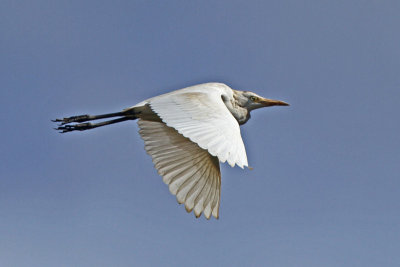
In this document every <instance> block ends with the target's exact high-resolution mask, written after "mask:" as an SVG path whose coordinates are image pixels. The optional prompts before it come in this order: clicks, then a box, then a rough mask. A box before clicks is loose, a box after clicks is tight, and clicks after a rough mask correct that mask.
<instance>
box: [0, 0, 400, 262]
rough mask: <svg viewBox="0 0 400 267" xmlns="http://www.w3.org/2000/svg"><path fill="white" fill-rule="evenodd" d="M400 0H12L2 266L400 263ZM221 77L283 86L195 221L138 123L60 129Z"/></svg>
mask: <svg viewBox="0 0 400 267" xmlns="http://www.w3.org/2000/svg"><path fill="white" fill-rule="evenodd" d="M399 13H400V2H399V1H8V0H5V1H2V3H1V4H0V40H1V42H0V81H1V87H2V89H1V91H0V118H1V131H0V137H1V140H2V142H1V146H0V151H1V153H0V162H1V164H0V177H1V178H0V236H1V238H0V265H1V266H160V265H164V266H165V265H170V266H204V265H214V266H217V265H218V266H245V265H247V266H280V267H281V266H307V267H310V266H363V267H365V266H397V265H399V264H400V254H399V253H398V252H399V251H400V214H399V210H400V204H399V203H400V180H399V173H400V150H399V148H400V134H399V132H400V124H399V119H398V115H399V108H398V106H399V102H400V90H399V88H400V75H399V70H400V50H399V47H400V35H399V25H400V17H399ZM209 81H218V82H224V83H227V84H229V85H230V86H231V87H233V88H236V89H240V90H250V91H254V92H256V93H257V94H259V95H262V96H265V97H268V98H274V99H280V100H284V101H287V102H289V103H290V104H291V106H290V107H288V108H287V107H275V108H269V109H264V110H257V111H254V112H253V113H252V119H251V120H250V121H249V122H248V123H247V124H245V125H244V126H243V127H242V135H243V139H244V142H245V145H246V148H247V153H248V159H249V164H250V166H252V167H254V170H252V171H250V170H241V169H239V168H231V167H229V166H228V165H226V164H225V165H223V166H222V195H221V207H220V219H219V220H215V219H211V220H210V221H207V220H206V219H204V217H202V218H200V219H195V218H194V216H193V214H187V213H186V212H185V210H184V207H183V206H179V205H178V204H177V202H176V200H175V197H174V196H172V195H171V194H170V193H169V192H168V189H167V186H166V185H164V184H163V182H162V180H161V177H159V176H158V174H157V172H156V171H155V169H154V168H153V165H152V162H151V159H150V157H149V156H148V155H147V154H146V153H145V151H144V148H143V142H142V140H141V139H140V137H139V134H138V133H137V131H138V127H137V125H136V123H135V122H125V123H121V124H119V125H113V126H109V127H104V128H99V129H96V130H93V131H89V132H78V133H70V134H64V135H61V134H58V133H57V132H56V131H54V130H52V128H53V127H54V124H53V123H51V121H50V120H51V119H54V118H58V117H62V116H71V115H77V114H86V113H90V114H96V113H106V112H116V111H119V110H121V109H123V108H125V107H128V106H132V105H134V104H136V103H137V102H140V101H142V100H143V99H146V98H149V97H152V96H155V95H158V94H161V93H165V92H168V91H170V90H173V89H179V88H183V87H186V86H189V85H193V84H197V83H203V82H209Z"/></svg>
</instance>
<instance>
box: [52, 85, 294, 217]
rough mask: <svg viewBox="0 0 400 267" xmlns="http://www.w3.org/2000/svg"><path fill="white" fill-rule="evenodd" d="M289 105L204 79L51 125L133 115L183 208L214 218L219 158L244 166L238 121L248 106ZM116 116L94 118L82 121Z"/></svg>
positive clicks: (69, 127) (76, 126) (64, 128)
mask: <svg viewBox="0 0 400 267" xmlns="http://www.w3.org/2000/svg"><path fill="white" fill-rule="evenodd" d="M288 105H289V104H287V103H285V102H283V101H279V100H272V99H267V98H263V97H261V96H259V95H257V94H255V93H252V92H248V91H239V90H234V89H231V88H230V87H229V86H227V85H225V84H223V83H204V84H199V85H194V86H191V87H187V88H184V89H180V90H176V91H172V92H170V93H167V94H163V95H159V96H156V97H152V98H149V99H147V100H144V101H142V102H140V103H138V104H136V105H134V106H132V107H129V108H126V109H124V110H123V111H121V112H116V113H108V114H102V115H94V116H92V115H79V116H72V117H68V118H63V119H56V120H54V121H55V122H60V125H59V126H58V127H57V128H56V130H59V131H61V132H62V133H65V132H70V131H84V130H89V129H93V128H97V127H100V126H104V125H109V124H114V123H117V122H122V121H126V120H136V119H138V125H139V128H140V130H139V133H140V136H141V137H142V139H143V140H144V143H145V149H146V151H147V153H148V154H149V155H150V156H151V157H152V159H153V163H154V166H155V168H156V169H157V171H158V173H159V174H160V175H161V176H162V178H163V181H164V183H166V184H167V185H168V186H169V190H170V192H171V193H172V194H173V195H176V199H177V200H178V202H179V203H180V204H182V203H184V204H185V208H186V211H187V212H191V211H192V210H193V211H194V214H195V216H196V217H200V215H201V213H204V216H205V217H206V218H207V219H210V217H211V215H212V216H214V217H215V218H217V219H218V217H219V215H218V213H219V202H220V192H221V191H220V187H221V172H220V168H219V162H222V163H224V162H226V161H227V162H228V164H229V165H230V166H232V167H234V166H235V164H236V165H238V166H239V167H241V168H244V167H248V164H247V156H246V150H245V147H244V144H243V140H242V137H241V135H240V128H239V125H242V124H244V123H246V122H247V121H248V120H249V119H250V111H252V110H253V109H257V108H262V107H270V106H288ZM110 117H120V118H117V119H113V120H108V121H103V122H99V123H90V122H87V121H92V120H98V119H104V118H110Z"/></svg>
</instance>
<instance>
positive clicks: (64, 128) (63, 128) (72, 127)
mask: <svg viewBox="0 0 400 267" xmlns="http://www.w3.org/2000/svg"><path fill="white" fill-rule="evenodd" d="M74 117H79V116H74ZM70 118H73V117H70ZM67 119H68V118H67ZM135 119H136V117H135V116H133V115H130V116H126V117H122V118H119V119H115V120H109V121H103V122H99V123H90V122H86V123H78V124H67V122H63V123H61V125H60V126H59V127H57V128H55V130H58V131H60V133H67V132H72V131H85V130H90V129H93V128H97V127H101V126H105V125H110V124H114V123H118V122H122V121H127V120H135ZM65 124H67V125H65Z"/></svg>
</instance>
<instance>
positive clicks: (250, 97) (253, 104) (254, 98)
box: [234, 90, 289, 111]
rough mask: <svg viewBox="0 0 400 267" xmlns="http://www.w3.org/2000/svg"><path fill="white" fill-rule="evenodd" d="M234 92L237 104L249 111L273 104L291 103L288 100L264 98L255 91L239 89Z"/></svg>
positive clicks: (285, 104)
mask: <svg viewBox="0 0 400 267" xmlns="http://www.w3.org/2000/svg"><path fill="white" fill-rule="evenodd" d="M234 92H235V93H234V97H235V99H236V101H237V104H238V105H239V106H241V107H243V108H245V109H247V110H248V111H251V110H253V109H257V108H263V107H271V106H289V104H288V103H286V102H283V101H280V100H273V99H268V98H264V97H261V96H259V95H257V94H255V93H253V92H249V91H237V90H235V91H234Z"/></svg>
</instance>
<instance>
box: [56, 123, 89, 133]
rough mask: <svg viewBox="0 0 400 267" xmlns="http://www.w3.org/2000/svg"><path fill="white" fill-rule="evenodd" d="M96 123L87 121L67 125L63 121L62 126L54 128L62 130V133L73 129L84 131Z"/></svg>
mask: <svg viewBox="0 0 400 267" xmlns="http://www.w3.org/2000/svg"><path fill="white" fill-rule="evenodd" d="M93 126H94V125H93V124H92V123H90V122H87V123H79V124H72V125H70V124H69V125H65V123H61V125H60V126H58V127H57V128H54V129H55V130H57V131H60V133H66V132H72V131H84V130H88V129H92V128H94V127H93Z"/></svg>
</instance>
